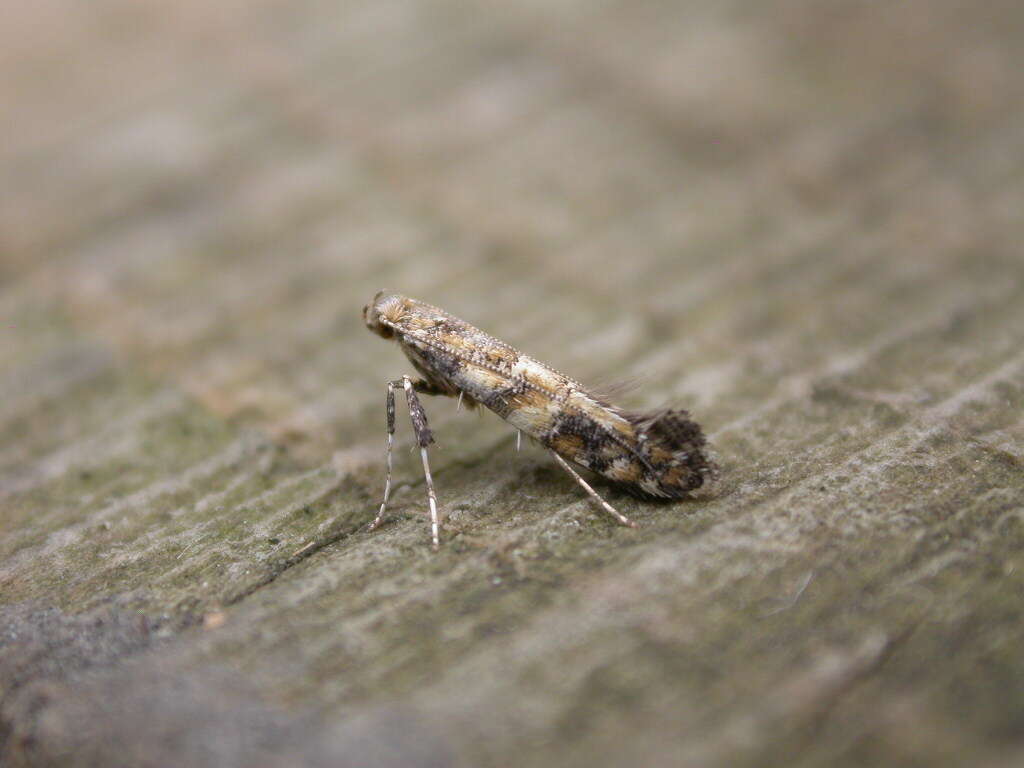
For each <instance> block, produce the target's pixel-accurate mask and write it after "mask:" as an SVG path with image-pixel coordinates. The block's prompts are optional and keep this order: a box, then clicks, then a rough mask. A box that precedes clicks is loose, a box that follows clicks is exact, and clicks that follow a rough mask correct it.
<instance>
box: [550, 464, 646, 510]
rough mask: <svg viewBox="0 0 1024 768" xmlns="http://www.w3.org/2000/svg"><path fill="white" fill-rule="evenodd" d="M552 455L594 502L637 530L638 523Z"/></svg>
mask: <svg viewBox="0 0 1024 768" xmlns="http://www.w3.org/2000/svg"><path fill="white" fill-rule="evenodd" d="M549 450H550V449H549ZM551 455H552V456H554V457H555V461H557V462H558V463H559V464H561V465H562V468H563V469H564V470H565V471H566V472H568V473H569V474H570V475H572V476H573V477H574V478H575V479H576V482H577V483H579V484H580V485H581V486H583V490H584V491H586V492H587V494H588V495H589V496H590V498H592V499H593V500H594V501H596V502H597V503H598V504H600V505H601V507H602V508H603V509H604V511H605V512H607V513H608V514H609V515H611V516H612V517H614V518H615V519H616V520H618V521H619V522H620V523H622V524H623V525H628V526H629V527H630V528H636V527H637V526H636V523H634V522H633V521H632V520H630V519H629V518H628V517H626V516H625V515H624V514H622V513H621V512H619V511H618V510H617V509H615V507H613V506H612V505H611V504H609V503H608V502H607V501H605V500H604V499H602V498H601V497H600V496H599V495H598V493H597V491H595V490H594V489H593V488H591V487H590V484H589V483H588V482H587V481H586V480H584V479H583V478H582V477H580V474H579V472H577V471H576V470H575V469H573V468H572V467H570V466H569V462H567V461H566V460H565V459H563V458H562V457H561V456H559V455H558V454H557V453H555V452H554V451H551Z"/></svg>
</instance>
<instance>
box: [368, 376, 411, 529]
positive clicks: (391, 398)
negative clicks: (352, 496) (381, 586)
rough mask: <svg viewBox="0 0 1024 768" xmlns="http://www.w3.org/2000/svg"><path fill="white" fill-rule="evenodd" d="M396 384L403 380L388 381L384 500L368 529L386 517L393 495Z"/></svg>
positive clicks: (373, 527) (374, 526)
mask: <svg viewBox="0 0 1024 768" xmlns="http://www.w3.org/2000/svg"><path fill="white" fill-rule="evenodd" d="M395 384H402V381H401V380H399V381H389V382H388V397H387V405H386V408H387V417H388V449H387V474H386V475H385V476H384V501H382V502H381V503H380V511H379V512H377V516H376V517H375V518H374V519H373V522H372V523H370V527H369V528H367V530H368V531H372V530H374V529H375V528H376V527H377V526H378V525H380V523H381V520H383V519H384V510H385V509H387V506H388V498H389V497H390V496H391V449H392V448H393V447H394V443H395Z"/></svg>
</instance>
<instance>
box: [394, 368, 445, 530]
mask: <svg viewBox="0 0 1024 768" xmlns="http://www.w3.org/2000/svg"><path fill="white" fill-rule="evenodd" d="M402 386H403V387H404V388H405V399H406V401H407V402H408V404H409V418H410V419H411V420H412V429H413V431H414V432H415V433H416V442H417V443H419V446H420V458H421V459H423V476H424V477H425V478H426V480H427V501H428V502H429V504H430V533H431V537H432V539H433V542H434V549H435V550H436V549H437V548H438V547H439V546H440V538H439V532H440V524H439V522H438V519H437V494H435V493H434V480H433V478H432V477H431V476H430V462H429V461H427V446H428V445H430V444H431V443H432V442H434V435H433V434H432V433H431V432H430V427H429V426H428V425H427V414H426V412H425V411H424V410H423V406H422V405H420V399H419V398H418V397H417V396H416V390H415V388H414V386H413V383H412V380H411V379H410V378H409V377H408V376H403V377H402Z"/></svg>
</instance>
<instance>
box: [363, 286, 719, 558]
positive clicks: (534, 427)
mask: <svg viewBox="0 0 1024 768" xmlns="http://www.w3.org/2000/svg"><path fill="white" fill-rule="evenodd" d="M363 321H364V322H365V323H366V326H367V328H369V329H370V330H371V331H373V332H374V333H376V334H378V335H379V336H382V337H383V338H385V339H393V340H394V341H397V342H398V345H399V346H400V347H401V348H402V351H403V352H404V353H405V356H406V357H407V358H408V359H409V362H410V363H412V366H413V368H415V369H416V371H417V372H418V373H419V374H420V376H421V377H422V378H417V379H415V380H414V379H412V378H411V377H410V376H408V375H406V376H403V377H402V378H401V379H396V380H393V381H390V382H388V385H387V400H386V412H387V430H388V434H387V474H386V478H385V481H384V500H383V501H382V502H381V505H380V510H379V511H378V513H377V516H376V518H375V519H374V520H373V522H372V523H371V524H370V528H369V529H370V530H373V529H375V528H376V527H377V526H379V525H380V523H381V521H382V520H383V519H384V513H385V510H386V509H387V504H388V498H389V497H390V494H391V452H392V447H393V443H394V433H395V388H396V387H399V386H400V387H402V389H403V390H404V391H405V397H406V402H407V404H408V407H409V415H410V417H411V420H412V426H413V431H414V432H415V434H416V440H417V443H418V445H419V449H420V457H421V459H422V461H423V472H424V475H425V477H426V485H427V500H428V504H429V507H430V524H431V536H432V540H433V546H434V549H437V548H438V545H439V530H440V523H439V520H438V514H437V495H436V494H435V492H434V482H433V479H432V478H431V475H430V464H429V462H428V460H427V446H429V445H430V444H431V443H432V442H434V437H433V434H432V433H431V431H430V427H429V425H428V423H427V415H426V412H425V411H424V410H423V406H422V405H421V404H420V400H419V397H418V396H417V394H421V395H445V396H447V397H457V398H459V404H460V406H461V405H463V404H465V405H466V406H467V407H470V408H473V407H476V406H477V405H483V406H484V407H485V408H488V409H489V410H491V411H493V412H494V413H496V414H498V416H500V417H501V418H502V419H504V420H505V421H507V422H508V423H509V424H511V425H512V426H513V427H515V428H516V429H517V430H519V435H518V436H517V440H518V438H519V436H521V434H522V433H523V432H525V433H526V434H527V435H528V436H529V437H531V438H533V439H534V440H536V441H537V442H539V443H540V444H541V445H543V446H544V447H546V448H547V449H548V450H549V451H550V452H551V455H552V456H553V457H554V459H555V461H556V462H558V464H559V465H560V466H561V467H562V468H563V469H565V470H566V471H567V472H568V473H569V474H570V475H572V477H573V478H574V479H575V480H576V482H577V483H579V484H580V486H581V487H582V488H583V490H584V491H586V492H587V494H588V495H589V496H590V497H591V498H592V499H594V500H595V501H596V502H597V503H598V504H599V505H600V506H601V507H602V509H604V510H605V511H606V512H608V514H610V515H612V516H613V517H614V518H615V519H616V520H618V521H619V523H621V524H622V525H628V526H631V527H636V524H635V523H634V522H633V521H632V520H630V519H629V518H628V517H626V516H625V515H623V514H621V513H620V512H619V511H618V510H616V509H615V508H614V507H613V506H612V505H611V504H609V503H608V502H607V501H605V500H604V499H602V498H601V496H600V495H598V493H597V491H595V490H594V489H593V488H592V487H591V486H590V484H589V483H587V481H586V480H584V479H583V477H581V476H580V474H579V473H578V472H577V471H576V470H575V469H573V467H572V465H573V464H576V465H578V466H581V467H585V468H586V469H589V470H591V471H592V472H595V473H596V474H598V475H601V476H602V477H604V478H607V479H608V480H609V481H611V483H612V484H613V485H615V486H617V487H619V488H621V489H623V490H624V491H626V492H628V493H630V494H632V495H634V496H637V497H640V498H644V499H679V498H683V497H685V496H686V495H687V494H688V493H689V492H690V491H692V490H694V489H696V488H700V487H701V486H702V485H703V484H704V481H705V478H706V477H707V476H709V475H712V474H714V473H715V470H716V468H715V465H714V463H713V462H712V461H711V459H710V458H709V457H708V456H707V454H706V453H705V444H706V441H705V438H704V433H703V432H702V431H701V428H700V426H699V425H698V424H697V423H696V422H694V421H692V420H691V419H690V415H689V413H687V412H686V411H683V410H671V409H664V410H657V411H650V412H645V413H635V412H630V411H625V410H623V409H621V408H617V407H615V406H613V405H611V404H609V403H607V402H604V401H603V400H602V399H601V398H600V397H598V396H596V395H594V394H591V393H590V392H588V391H587V389H586V388H585V387H583V385H581V384H580V383H579V382H577V381H574V380H573V379H570V378H569V377H568V376H566V375H565V374H563V373H560V372H559V371H556V370H555V369H553V368H550V367H549V366H547V365H544V364H543V363H541V362H538V361H537V360H534V359H533V358H531V357H528V356H526V355H524V354H522V353H521V352H519V351H518V350H516V349H515V348H514V347H512V346H510V345H508V344H506V343H505V342H503V341H499V340H498V339H496V338H494V337H493V336H489V335H488V334H486V333H484V332H483V331H481V330H479V329H478V328H475V327H473V326H472V325H470V324H469V323H467V322H465V321H464V320H460V319H458V318H457V317H453V316H452V315H450V314H448V313H447V312H445V311H444V310H442V309H439V308H438V307H435V306H432V305H430V304H425V303H423V302H421V301H417V300H416V299H410V298H408V297H406V296H401V295H399V294H395V293H385V292H384V291H381V292H379V293H378V294H377V295H376V296H375V297H374V298H373V301H372V302H370V303H369V304H367V305H366V306H365V307H364V308H363Z"/></svg>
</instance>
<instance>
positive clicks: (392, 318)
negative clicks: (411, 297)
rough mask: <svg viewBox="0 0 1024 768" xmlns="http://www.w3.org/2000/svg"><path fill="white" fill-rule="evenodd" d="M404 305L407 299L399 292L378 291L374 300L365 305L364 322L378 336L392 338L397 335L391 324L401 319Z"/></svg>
mask: <svg viewBox="0 0 1024 768" xmlns="http://www.w3.org/2000/svg"><path fill="white" fill-rule="evenodd" d="M404 305H405V300H404V299H403V298H402V297H401V296H399V295H398V294H397V293H387V292H386V291H378V292H377V295H376V296H374V297H373V301H371V302H370V303H369V304H367V305H366V306H365V307H363V322H364V323H366V327H367V328H369V329H370V330H371V331H373V332H374V333H376V334H377V335H378V336H383V337H384V338H385V339H390V338H391V337H392V336H394V335H395V332H394V330H393V329H392V327H391V326H392V325H393V324H394V323H396V322H398V321H399V320H400V319H401V317H402V314H403V311H404Z"/></svg>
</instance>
